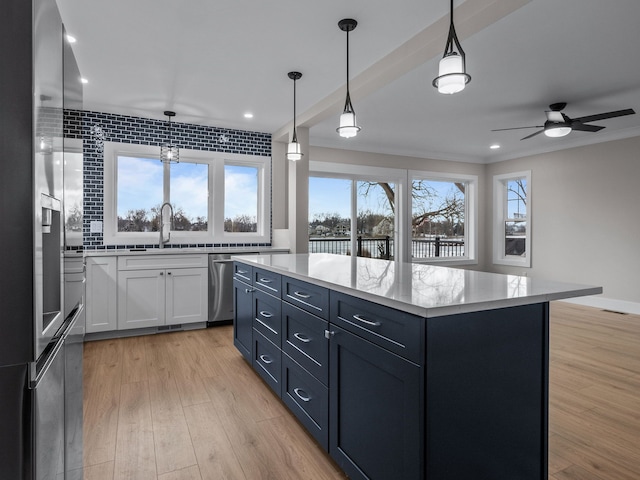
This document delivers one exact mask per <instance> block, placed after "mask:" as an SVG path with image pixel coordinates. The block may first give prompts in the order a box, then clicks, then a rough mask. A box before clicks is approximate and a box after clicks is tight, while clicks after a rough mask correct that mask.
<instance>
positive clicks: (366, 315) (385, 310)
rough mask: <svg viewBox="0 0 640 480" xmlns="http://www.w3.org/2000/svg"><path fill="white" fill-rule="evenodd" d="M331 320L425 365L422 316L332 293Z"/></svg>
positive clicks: (423, 321) (423, 320) (423, 322)
mask: <svg viewBox="0 0 640 480" xmlns="http://www.w3.org/2000/svg"><path fill="white" fill-rule="evenodd" d="M330 321H331V323H334V324H336V325H338V326H340V327H342V328H344V329H345V330H348V331H350V332H352V333H355V334H356V335H359V336H361V337H363V338H366V339H367V340H369V341H370V342H372V343H375V344H376V345H379V346H381V347H383V348H385V349H387V350H389V351H391V352H393V353H396V354H398V355H400V356H401V357H403V358H406V359H407V360H411V361H412V362H415V363H417V364H418V365H423V364H424V352H423V345H424V341H425V319H424V318H422V317H417V316H415V315H411V314H409V313H406V312H401V311H399V310H395V309H393V308H390V307H386V306H384V305H378V304H375V303H372V302H369V301H366V300H363V299H360V298H355V297H352V296H350V295H345V294H343V293H340V292H335V291H331V320H330Z"/></svg>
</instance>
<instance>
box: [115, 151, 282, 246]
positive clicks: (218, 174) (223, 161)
mask: <svg viewBox="0 0 640 480" xmlns="http://www.w3.org/2000/svg"><path fill="white" fill-rule="evenodd" d="M104 152H105V157H104V158H105V190H104V195H105V202H104V243H105V244H153V243H157V242H158V241H159V232H158V230H159V213H160V208H161V206H162V205H163V204H164V203H166V202H168V203H170V204H171V206H172V207H173V222H172V233H171V241H170V243H174V244H205V243H229V242H238V241H242V242H251V243H268V242H270V240H271V238H270V230H269V225H270V223H271V219H270V215H271V207H270V200H271V199H270V195H271V190H270V184H271V181H270V168H269V166H270V159H269V158H265V157H255V156H248V155H236V154H222V153H215V152H205V151H195V150H186V149H183V150H181V152H180V163H176V164H162V163H161V162H160V161H159V159H158V156H159V149H158V148H157V147H155V146H146V145H127V144H121V143H112V142H105V150H104Z"/></svg>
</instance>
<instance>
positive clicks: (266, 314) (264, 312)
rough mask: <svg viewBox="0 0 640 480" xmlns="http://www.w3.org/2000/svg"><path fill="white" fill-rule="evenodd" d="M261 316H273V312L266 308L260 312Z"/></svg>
mask: <svg viewBox="0 0 640 480" xmlns="http://www.w3.org/2000/svg"><path fill="white" fill-rule="evenodd" d="M260 316H262V317H264V318H271V317H273V313H269V312H267V311H266V310H263V311H261V312H260Z"/></svg>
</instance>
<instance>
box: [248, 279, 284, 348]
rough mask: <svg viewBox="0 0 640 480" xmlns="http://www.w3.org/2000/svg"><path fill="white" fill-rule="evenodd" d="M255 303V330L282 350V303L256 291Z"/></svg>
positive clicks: (254, 294)
mask: <svg viewBox="0 0 640 480" xmlns="http://www.w3.org/2000/svg"><path fill="white" fill-rule="evenodd" d="M253 303H254V305H255V315H254V317H253V328H255V329H256V330H258V331H259V332H260V333H262V334H263V335H264V336H265V337H267V338H268V339H269V340H271V341H272V342H273V343H274V344H275V345H276V346H277V347H278V348H280V346H281V345H280V343H281V341H280V338H281V336H282V335H281V332H282V328H281V315H280V312H281V309H282V301H281V300H280V299H279V298H274V297H272V296H271V295H267V294H266V293H264V292H261V291H260V290H255V291H254V292H253Z"/></svg>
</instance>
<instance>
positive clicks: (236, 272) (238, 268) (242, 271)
mask: <svg viewBox="0 0 640 480" xmlns="http://www.w3.org/2000/svg"><path fill="white" fill-rule="evenodd" d="M233 276H234V277H235V278H237V279H238V280H242V281H243V282H246V283H251V280H252V276H253V267H250V266H249V265H246V264H244V263H238V262H233Z"/></svg>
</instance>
